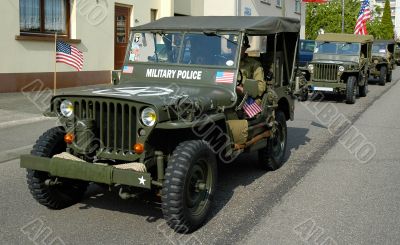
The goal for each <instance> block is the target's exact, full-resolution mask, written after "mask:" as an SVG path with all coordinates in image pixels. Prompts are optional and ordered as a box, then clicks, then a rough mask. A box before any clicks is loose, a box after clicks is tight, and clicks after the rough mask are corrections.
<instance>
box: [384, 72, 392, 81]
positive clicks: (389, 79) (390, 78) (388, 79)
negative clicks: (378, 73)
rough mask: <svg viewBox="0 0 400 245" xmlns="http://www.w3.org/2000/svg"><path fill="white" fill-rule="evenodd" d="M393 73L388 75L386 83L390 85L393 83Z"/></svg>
mask: <svg viewBox="0 0 400 245" xmlns="http://www.w3.org/2000/svg"><path fill="white" fill-rule="evenodd" d="M392 73H393V72H392V71H390V72H389V73H388V75H387V78H386V81H387V82H388V83H390V82H392Z"/></svg>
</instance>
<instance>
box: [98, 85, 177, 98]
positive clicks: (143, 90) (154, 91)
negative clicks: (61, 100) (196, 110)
mask: <svg viewBox="0 0 400 245" xmlns="http://www.w3.org/2000/svg"><path fill="white" fill-rule="evenodd" d="M173 92H174V90H172V89H169V88H159V87H126V88H112V89H101V90H94V91H92V93H93V94H98V95H114V96H126V97H130V96H139V97H145V96H162V95H168V94H171V93H173Z"/></svg>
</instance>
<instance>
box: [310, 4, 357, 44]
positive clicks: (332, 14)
mask: <svg viewBox="0 0 400 245" xmlns="http://www.w3.org/2000/svg"><path fill="white" fill-rule="evenodd" d="M344 2H345V13H344V23H345V24H344V27H345V28H344V32H345V33H354V26H355V24H356V21H357V17H358V16H357V15H358V12H359V11H360V1H359V0H346V1H344ZM320 29H323V30H324V31H325V32H334V33H340V32H342V1H341V0H331V1H329V2H327V3H324V4H319V3H307V10H306V38H307V39H315V38H316V37H317V36H318V30H320Z"/></svg>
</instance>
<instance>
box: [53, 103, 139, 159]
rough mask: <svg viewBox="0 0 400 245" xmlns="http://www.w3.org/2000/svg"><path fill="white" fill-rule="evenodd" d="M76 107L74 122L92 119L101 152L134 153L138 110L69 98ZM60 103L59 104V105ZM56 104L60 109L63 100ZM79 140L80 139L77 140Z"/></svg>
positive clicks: (128, 106)
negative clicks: (133, 145) (133, 146)
mask: <svg viewBox="0 0 400 245" xmlns="http://www.w3.org/2000/svg"><path fill="white" fill-rule="evenodd" d="M68 100H70V101H71V102H72V103H73V105H74V116H75V117H74V121H75V123H76V121H77V120H80V119H92V120H94V121H95V124H96V128H97V130H96V132H95V134H96V137H98V139H99V140H100V142H101V144H102V145H101V148H100V149H99V150H101V151H103V152H104V151H105V152H110V153H114V154H127V153H132V154H133V150H132V144H134V143H135V142H136V108H135V107H134V106H132V105H130V104H127V103H124V102H123V101H121V102H115V101H111V100H107V99H104V98H102V99H101V100H100V99H96V98H68ZM57 102H58V103H57ZM57 102H56V103H55V106H56V108H59V104H60V103H61V100H58V101H57ZM77 140H78V139H77Z"/></svg>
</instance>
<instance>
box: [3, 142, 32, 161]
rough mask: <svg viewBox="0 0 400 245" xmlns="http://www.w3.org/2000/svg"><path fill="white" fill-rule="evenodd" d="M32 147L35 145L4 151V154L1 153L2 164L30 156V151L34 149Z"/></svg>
mask: <svg viewBox="0 0 400 245" xmlns="http://www.w3.org/2000/svg"><path fill="white" fill-rule="evenodd" d="M32 147H33V144H32V145H26V146H22V147H18V148H15V149H11V150H6V151H2V152H0V163H2V162H7V161H10V160H13V159H16V158H18V157H19V156H20V155H21V154H28V153H29V152H30V150H31V149H32Z"/></svg>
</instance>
